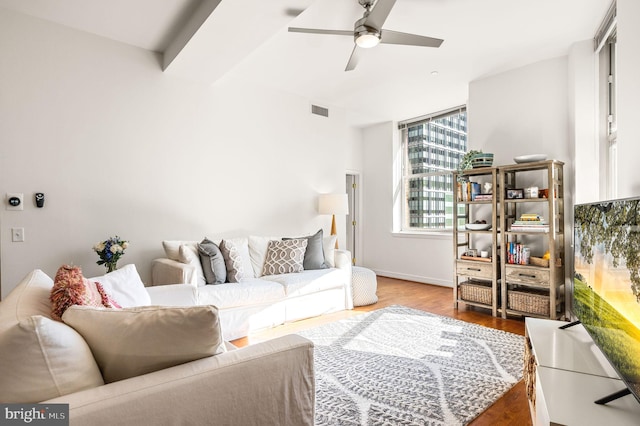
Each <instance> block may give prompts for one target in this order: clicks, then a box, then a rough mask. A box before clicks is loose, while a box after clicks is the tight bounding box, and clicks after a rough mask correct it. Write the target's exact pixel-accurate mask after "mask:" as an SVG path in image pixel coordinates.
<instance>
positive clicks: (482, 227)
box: [464, 223, 491, 231]
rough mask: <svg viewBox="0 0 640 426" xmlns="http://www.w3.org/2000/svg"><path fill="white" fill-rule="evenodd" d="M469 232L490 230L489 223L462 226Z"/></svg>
mask: <svg viewBox="0 0 640 426" xmlns="http://www.w3.org/2000/svg"><path fill="white" fill-rule="evenodd" d="M464 227H465V228H467V229H468V230H470V231H488V230H489V229H491V224H490V223H467V224H466V225H464Z"/></svg>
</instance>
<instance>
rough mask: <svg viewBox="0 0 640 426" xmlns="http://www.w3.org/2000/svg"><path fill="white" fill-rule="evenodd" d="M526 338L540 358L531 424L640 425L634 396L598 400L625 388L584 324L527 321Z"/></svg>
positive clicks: (533, 376)
mask: <svg viewBox="0 0 640 426" xmlns="http://www.w3.org/2000/svg"><path fill="white" fill-rule="evenodd" d="M525 324H526V327H525V329H526V336H527V337H528V338H529V340H530V342H531V349H532V351H531V352H532V354H533V356H534V357H535V363H534V365H535V367H534V368H535V374H531V375H529V377H531V379H532V380H534V381H535V392H534V394H533V395H532V396H531V397H530V398H529V408H530V410H531V420H532V422H533V424H534V425H535V426H538V425H545V426H546V425H554V426H555V425H568V426H569V425H570V426H573V425H580V426H587V425H605V426H614V425H615V426H622V425H633V426H638V425H640V402H638V401H637V400H636V399H635V397H634V396H633V395H627V396H624V397H622V398H618V399H616V400H614V401H612V402H609V403H607V404H606V405H598V404H596V403H595V402H594V401H595V400H597V399H600V398H602V397H605V396H607V395H610V394H613V393H614V392H618V391H620V390H622V389H625V388H626V386H625V384H624V383H623V382H622V380H620V378H619V376H618V374H617V373H616V371H615V370H614V369H613V367H611V364H609V362H608V361H607V359H606V358H605V357H604V355H603V354H602V352H601V351H600V349H599V348H598V347H597V346H596V345H595V343H594V342H593V340H591V337H590V336H589V334H588V333H587V331H586V330H585V329H584V327H583V326H582V325H581V324H578V325H575V326H572V327H570V328H567V329H564V330H561V329H560V328H559V327H560V326H562V325H565V324H567V323H566V322H562V321H554V320H547V319H539V318H526V320H525Z"/></svg>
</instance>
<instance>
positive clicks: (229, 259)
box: [219, 238, 255, 283]
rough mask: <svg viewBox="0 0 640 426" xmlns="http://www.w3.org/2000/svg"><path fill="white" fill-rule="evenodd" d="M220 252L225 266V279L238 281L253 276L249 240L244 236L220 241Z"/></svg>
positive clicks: (232, 281)
mask: <svg viewBox="0 0 640 426" xmlns="http://www.w3.org/2000/svg"><path fill="white" fill-rule="evenodd" d="M219 247H220V252H221V253H222V257H223V258H224V263H225V265H226V267H227V281H228V282H230V283H239V282H240V281H242V280H243V279H246V278H255V275H254V274H253V266H251V257H250V256H249V241H248V239H246V238H232V239H228V240H222V241H221V242H220V246H219Z"/></svg>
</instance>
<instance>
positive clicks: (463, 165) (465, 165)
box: [456, 149, 482, 182]
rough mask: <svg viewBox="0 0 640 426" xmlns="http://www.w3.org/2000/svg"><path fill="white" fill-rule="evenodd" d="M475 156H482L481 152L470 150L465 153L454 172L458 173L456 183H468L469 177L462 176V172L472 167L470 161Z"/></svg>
mask: <svg viewBox="0 0 640 426" xmlns="http://www.w3.org/2000/svg"><path fill="white" fill-rule="evenodd" d="M477 154H482V150H480V151H477V150H474V149H472V150H471V151H467V153H466V154H465V155H464V156H463V157H462V159H461V160H460V164H458V168H457V170H456V171H457V172H458V182H469V177H468V176H464V175H463V174H462V172H464V171H465V170H468V169H471V168H472V167H473V163H472V160H473V158H474V157H475V156H476V155H477Z"/></svg>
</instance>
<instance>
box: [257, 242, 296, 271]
mask: <svg viewBox="0 0 640 426" xmlns="http://www.w3.org/2000/svg"><path fill="white" fill-rule="evenodd" d="M306 249H307V240H306V239H295V240H283V241H269V246H268V248H267V256H266V258H265V261H264V269H263V271H262V275H277V274H291V273H296V272H301V271H302V270H303V266H302V264H303V262H304V253H305V251H306Z"/></svg>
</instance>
